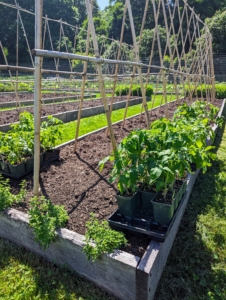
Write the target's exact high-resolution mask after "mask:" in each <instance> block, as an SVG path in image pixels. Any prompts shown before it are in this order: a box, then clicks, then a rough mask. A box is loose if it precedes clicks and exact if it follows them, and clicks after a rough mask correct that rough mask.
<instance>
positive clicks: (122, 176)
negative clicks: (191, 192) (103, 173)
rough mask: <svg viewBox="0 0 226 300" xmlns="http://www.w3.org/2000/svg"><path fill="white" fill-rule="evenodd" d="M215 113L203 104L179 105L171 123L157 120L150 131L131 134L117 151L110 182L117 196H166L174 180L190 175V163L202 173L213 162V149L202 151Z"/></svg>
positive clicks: (215, 111)
mask: <svg viewBox="0 0 226 300" xmlns="http://www.w3.org/2000/svg"><path fill="white" fill-rule="evenodd" d="M217 111H218V109H217V108H215V107H214V106H213V105H212V104H208V103H207V102H205V101H196V102H195V103H193V104H192V105H191V106H188V105H187V104H183V105H182V106H179V107H178V109H177V110H176V111H175V114H174V117H173V120H172V121H170V120H168V119H166V118H160V119H158V120H156V121H154V122H153V123H152V124H151V128H150V129H145V130H144V129H142V130H140V129H137V130H134V131H132V132H131V133H130V134H129V135H128V136H127V137H125V138H124V139H123V140H122V142H121V143H120V144H119V146H118V148H117V152H116V153H115V160H114V164H113V168H112V171H111V176H110V182H111V183H113V182H115V181H116V182H117V184H118V189H119V192H120V193H121V194H129V193H130V192H135V191H136V190H137V189H138V187H139V188H140V189H142V188H144V187H145V188H148V189H150V190H151V189H152V190H153V189H154V190H156V191H161V192H162V193H163V195H164V196H166V193H167V191H168V190H169V189H172V187H173V184H174V181H175V180H176V178H184V176H185V174H186V172H191V168H190V164H191V163H195V164H196V167H197V168H202V170H203V172H205V171H206V170H207V167H208V166H210V165H211V160H213V159H215V158H216V156H215V154H213V153H211V152H210V151H211V150H212V149H213V148H214V147H213V146H208V147H206V140H207V139H208V138H209V137H210V138H213V137H214V131H213V130H212V128H211V126H210V124H211V123H212V122H213V120H214V118H215V115H214V114H215V113H217ZM113 158H114V156H113V155H112V156H110V157H106V158H104V159H103V160H102V161H101V162H100V163H99V165H100V168H101V170H102V169H103V167H104V164H105V163H106V161H108V160H109V159H113Z"/></svg>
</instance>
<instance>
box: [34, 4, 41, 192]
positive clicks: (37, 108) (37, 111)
mask: <svg viewBox="0 0 226 300" xmlns="http://www.w3.org/2000/svg"><path fill="white" fill-rule="evenodd" d="M42 11H43V0H35V47H36V48H38V49H41V48H42ZM40 123H41V58H40V57H35V86H34V187H33V192H34V196H38V194H39V171H40Z"/></svg>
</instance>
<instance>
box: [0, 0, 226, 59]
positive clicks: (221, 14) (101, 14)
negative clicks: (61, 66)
mask: <svg viewBox="0 0 226 300" xmlns="http://www.w3.org/2000/svg"><path fill="white" fill-rule="evenodd" d="M3 2H5V3H8V4H12V5H15V0H3ZM145 2H146V1H145V0H131V7H132V12H133V17H134V24H135V29H136V35H137V37H138V36H139V33H140V28H141V24H142V18H143V12H144V7H145ZM124 3H125V0H109V6H108V7H106V8H105V10H103V11H100V9H99V6H98V4H97V0H94V8H93V16H94V23H95V27H96V32H97V34H98V35H101V36H106V37H108V38H113V39H116V40H119V38H120V33H121V26H122V16H123V11H124ZM188 3H189V5H190V6H191V7H194V10H195V12H196V13H197V14H199V15H200V18H201V19H202V20H206V23H207V25H208V26H209V28H210V31H211V33H212V35H213V51H214V53H225V52H226V44H225V42H224V41H225V38H226V30H225V28H226V12H225V7H226V0H214V1H211V0H189V1H188ZM182 4H183V2H182V1H181V5H182ZM19 5H20V6H21V7H23V8H25V9H27V10H29V11H31V12H34V1H30V0H20V1H19ZM156 5H157V3H156ZM169 5H170V6H171V7H173V5H174V0H168V3H166V12H167V10H168V7H169ZM43 15H44V16H45V15H47V16H48V17H49V18H51V19H56V20H60V19H62V20H63V21H66V22H67V23H69V24H72V25H78V26H79V27H81V28H83V29H85V30H86V29H87V25H88V20H87V13H86V5H85V0H51V1H50V0H44V7H43ZM21 16H22V19H23V22H24V26H25V28H26V33H27V37H28V40H29V44H30V45H31V47H32V45H34V16H33V15H29V14H27V13H24V12H21ZM168 17H169V15H168ZM162 21H163V16H162V15H161V14H160V17H159V24H160V26H161V27H160V28H161V30H160V35H161V43H162V46H164V44H165V42H166V37H165V33H164V30H165V29H164V24H163V22H162ZM174 22H175V27H177V26H179V22H178V17H177V16H175V18H174ZM49 25H50V31H51V36H52V39H53V43H54V48H55V49H57V48H59V46H61V49H65V43H66V42H67V41H68V46H69V48H71V49H72V46H73V41H74V39H75V36H76V32H75V30H73V29H70V28H69V27H68V26H65V27H64V33H65V36H66V37H67V41H66V40H64V41H61V43H59V32H60V24H59V23H54V22H49ZM154 25H155V23H154V14H153V8H152V4H151V1H150V4H149V7H148V12H147V20H146V24H145V30H144V33H143V41H142V44H141V50H140V51H141V52H140V54H141V57H142V58H145V57H148V56H149V55H150V47H151V44H152V40H153V36H154V34H153V33H154V30H153V28H154ZM16 27H17V12H16V10H14V9H12V8H8V7H5V6H3V5H0V40H1V41H2V44H3V46H4V47H5V48H6V49H8V53H9V54H8V61H9V63H12V64H14V63H15V59H16ZM21 27H22V24H21V23H19V45H20V46H19V60H20V62H23V63H26V62H29V63H30V57H29V53H28V50H27V45H26V41H25V37H24V33H23V30H22V28H21ZM69 41H70V43H71V44H69ZM124 42H126V43H127V44H131V45H132V35H131V28H130V22H129V18H128V15H127V19H126V24H125V32H124ZM85 44H86V31H81V32H79V34H78V35H77V36H76V51H77V52H79V53H84V51H85ZM109 44H110V43H109ZM108 46H109V45H108V42H107V41H106V42H105V44H104V45H103V49H102V54H103V51H105V50H108V52H109V51H111V50H109V49H108ZM178 47H180V45H178ZM45 48H46V49H50V48H51V46H50V43H49V44H48V42H46V44H45ZM155 51H158V49H155ZM0 52H1V51H0ZM156 53H157V52H156ZM105 56H106V55H105ZM0 63H4V61H3V56H2V54H1V53H0Z"/></svg>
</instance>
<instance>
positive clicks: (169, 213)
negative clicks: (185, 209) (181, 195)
mask: <svg viewBox="0 0 226 300" xmlns="http://www.w3.org/2000/svg"><path fill="white" fill-rule="evenodd" d="M152 205H153V217H154V221H155V222H157V223H159V224H160V225H168V224H169V222H170V221H171V219H172V217H173V215H174V207H175V205H174V200H173V203H172V204H166V203H162V202H157V201H154V200H153V201H152Z"/></svg>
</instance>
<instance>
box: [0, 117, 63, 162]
mask: <svg viewBox="0 0 226 300" xmlns="http://www.w3.org/2000/svg"><path fill="white" fill-rule="evenodd" d="M62 123H63V122H62V121H60V120H58V119H56V118H54V117H52V116H48V119H47V121H45V122H43V123H42V124H41V128H40V136H41V138H40V140H41V149H42V151H46V150H49V149H52V148H54V147H55V146H56V141H57V139H58V138H60V137H61V129H60V128H59V126H58V125H60V124H62ZM33 155H34V117H33V115H32V114H30V113H29V112H23V113H21V114H20V117H19V122H18V123H17V124H12V125H11V129H10V131H9V132H7V133H2V132H1V133H0V159H1V161H5V162H8V163H10V164H12V165H17V164H19V163H21V162H23V161H25V160H26V159H27V158H29V157H32V156H33Z"/></svg>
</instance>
